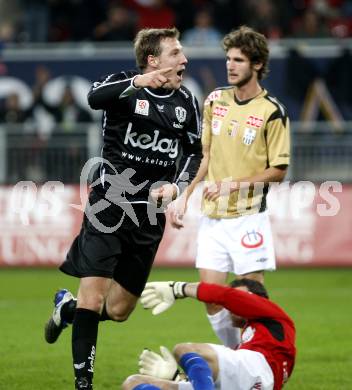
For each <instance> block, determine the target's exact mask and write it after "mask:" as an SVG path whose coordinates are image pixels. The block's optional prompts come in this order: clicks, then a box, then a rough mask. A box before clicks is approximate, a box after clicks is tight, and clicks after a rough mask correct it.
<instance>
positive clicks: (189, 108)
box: [88, 71, 202, 201]
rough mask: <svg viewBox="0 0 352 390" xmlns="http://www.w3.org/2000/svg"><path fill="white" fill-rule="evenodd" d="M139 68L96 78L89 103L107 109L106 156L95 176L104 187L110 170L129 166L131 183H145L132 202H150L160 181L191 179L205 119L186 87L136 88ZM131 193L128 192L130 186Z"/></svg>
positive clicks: (195, 169)
mask: <svg viewBox="0 0 352 390" xmlns="http://www.w3.org/2000/svg"><path fill="white" fill-rule="evenodd" d="M136 75H137V72H133V71H128V72H121V73H119V74H111V75H109V76H107V77H105V78H102V79H101V80H99V81H97V82H95V83H94V84H93V86H92V88H91V90H90V92H89V94H88V102H89V105H90V106H91V108H93V109H95V110H100V109H102V110H104V114H103V151H102V157H103V158H104V159H105V160H107V161H108V162H109V163H110V164H107V163H105V162H104V163H103V164H101V167H100V169H99V172H98V173H97V175H99V176H100V183H101V184H100V185H101V187H102V188H106V186H107V185H108V183H106V180H105V177H106V174H107V173H109V174H114V172H113V170H114V169H116V171H117V172H118V173H119V174H121V173H122V172H124V171H125V170H126V169H127V168H132V169H133V170H134V173H133V175H132V176H131V174H130V173H129V177H130V182H131V183H132V184H133V186H137V185H138V184H141V183H142V182H143V183H145V182H146V181H148V182H147V184H145V185H144V186H143V188H142V189H140V190H139V191H138V192H137V193H134V191H131V192H130V193H129V194H126V195H127V198H128V199H129V200H130V201H146V200H147V199H148V195H149V190H150V187H151V186H152V185H153V184H154V183H156V182H169V183H176V184H178V183H179V181H180V180H181V181H183V180H186V181H188V182H190V181H191V180H192V179H193V178H194V177H195V175H196V173H197V170H198V167H199V164H200V161H201V158H202V151H201V142H200V139H201V124H200V115H199V108H198V103H197V100H196V98H195V97H194V95H193V94H192V93H191V92H190V91H189V90H188V89H187V88H185V87H183V86H182V87H181V88H180V89H178V90H166V89H163V88H159V89H148V88H140V89H139V88H135V87H134V85H133V78H134V77H135V76H136ZM127 192H128V191H127Z"/></svg>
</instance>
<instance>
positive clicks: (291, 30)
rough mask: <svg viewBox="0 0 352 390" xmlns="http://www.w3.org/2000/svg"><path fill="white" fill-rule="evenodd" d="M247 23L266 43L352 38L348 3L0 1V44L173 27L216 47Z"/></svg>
mask: <svg viewBox="0 0 352 390" xmlns="http://www.w3.org/2000/svg"><path fill="white" fill-rule="evenodd" d="M241 24H248V25H250V26H251V27H253V28H255V29H257V30H258V31H260V32H261V33H263V34H264V35H266V36H267V37H268V38H270V39H279V38H296V37H300V38H328V37H338V38H345V37H350V36H352V0H11V1H6V0H0V42H2V44H6V43H27V42H71V41H73V42H74V41H76V42H77V41H98V42H101V41H120V42H122V41H131V40H132V39H133V37H134V35H135V33H136V31H138V30H139V29H141V28H144V27H171V26H177V27H178V28H179V30H180V31H181V33H182V40H183V42H184V44H190V45H207V46H209V45H211V44H214V45H217V44H218V43H219V41H220V39H221V37H222V35H223V34H224V33H227V32H229V31H230V30H231V29H233V28H235V27H237V26H239V25H241Z"/></svg>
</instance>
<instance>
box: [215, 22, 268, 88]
mask: <svg viewBox="0 0 352 390" xmlns="http://www.w3.org/2000/svg"><path fill="white" fill-rule="evenodd" d="M222 46H223V48H224V50H225V51H226V53H227V52H228V51H229V50H230V49H232V48H234V47H235V48H236V49H240V50H241V51H242V53H243V54H244V55H245V56H247V57H248V59H249V61H250V62H251V64H262V65H263V66H262V67H261V68H260V69H259V71H258V79H259V80H261V79H263V78H264V77H265V76H266V75H267V73H268V72H269V69H268V62H269V48H268V41H267V39H266V38H265V36H264V35H263V34H260V33H258V32H257V31H255V30H253V29H252V28H250V27H247V26H241V27H240V28H239V29H237V30H233V31H231V32H230V33H228V34H227V35H225V37H224V39H223V40H222Z"/></svg>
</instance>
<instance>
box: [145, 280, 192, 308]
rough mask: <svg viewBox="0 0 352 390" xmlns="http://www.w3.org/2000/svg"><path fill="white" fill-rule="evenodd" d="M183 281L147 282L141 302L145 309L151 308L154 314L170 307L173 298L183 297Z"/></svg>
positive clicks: (184, 284)
mask: <svg viewBox="0 0 352 390" xmlns="http://www.w3.org/2000/svg"><path fill="white" fill-rule="evenodd" d="M186 284H187V283H185V282H172V281H170V282H150V283H147V284H146V286H145V288H144V290H143V292H142V295H141V303H142V305H143V307H144V308H145V309H152V313H153V314H154V315H157V314H160V313H162V312H163V311H165V310H167V309H168V308H169V307H171V306H172V305H173V304H174V302H175V299H178V298H185V296H186V295H185V286H186Z"/></svg>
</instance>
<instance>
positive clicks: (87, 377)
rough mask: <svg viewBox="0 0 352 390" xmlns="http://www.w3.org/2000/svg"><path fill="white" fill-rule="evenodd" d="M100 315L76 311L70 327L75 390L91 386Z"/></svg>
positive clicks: (80, 310)
mask: <svg viewBox="0 0 352 390" xmlns="http://www.w3.org/2000/svg"><path fill="white" fill-rule="evenodd" d="M99 318H100V315H99V314H98V313H96V312H95V311H92V310H88V309H76V310H75V315H74V319H73V326H72V357H73V367H74V372H75V385H76V390H80V389H84V390H90V389H92V386H93V372H94V360H95V352H96V344H97V336H98V324H99Z"/></svg>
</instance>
